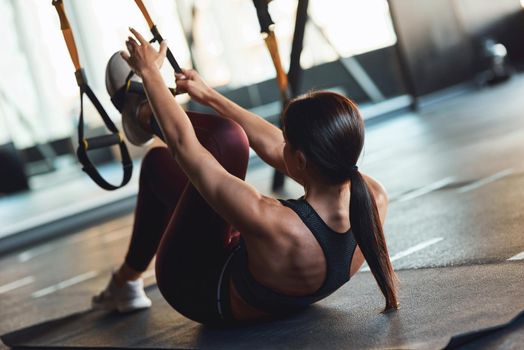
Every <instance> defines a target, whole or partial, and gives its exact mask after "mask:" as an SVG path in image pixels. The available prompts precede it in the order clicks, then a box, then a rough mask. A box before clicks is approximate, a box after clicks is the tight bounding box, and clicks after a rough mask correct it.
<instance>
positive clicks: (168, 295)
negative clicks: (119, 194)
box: [125, 113, 249, 324]
mask: <svg viewBox="0 0 524 350" xmlns="http://www.w3.org/2000/svg"><path fill="white" fill-rule="evenodd" d="M190 119H191V122H192V124H193V127H194V128H195V131H196V134H197V137H198V138H199V140H200V142H201V143H202V144H203V145H204V147H206V149H208V150H209V151H210V152H211V153H212V154H213V156H214V157H215V158H216V159H217V160H218V161H219V162H220V164H222V166H223V167H224V168H225V169H226V170H227V171H229V172H230V173H231V174H233V175H235V176H237V177H239V178H241V179H244V178H245V175H246V169H247V163H248V158H249V143H248V140H247V137H246V134H245V132H244V130H243V129H242V128H241V127H240V126H239V125H238V124H236V123H234V122H232V121H230V120H228V119H225V118H221V117H217V116H209V115H203V114H195V113H191V114H190ZM237 241H238V232H233V230H232V228H231V225H229V224H228V223H227V222H225V221H224V220H223V219H222V217H220V216H219V215H218V214H217V213H216V212H215V211H214V210H213V209H211V207H210V206H209V205H208V204H207V202H206V201H205V200H204V199H203V198H202V196H201V195H200V194H199V193H198V191H197V190H196V189H195V187H193V185H192V184H191V183H189V182H188V179H187V177H186V176H185V174H184V173H183V171H182V170H181V169H180V167H179V166H178V164H177V163H176V161H175V160H174V159H173V156H172V155H171V153H170V151H169V150H168V149H167V148H154V149H152V150H151V151H150V152H149V153H148V154H147V155H146V156H145V158H144V160H143V163H142V169H141V173H140V185H139V193H138V200H137V206H136V211H135V222H134V227H133V234H132V238H131V243H130V245H129V250H128V253H127V255H126V260H125V261H126V263H127V264H128V266H130V267H131V268H133V269H135V270H137V271H145V270H146V269H147V267H148V265H149V263H150V262H151V260H152V259H153V257H154V255H155V254H156V278H157V283H158V288H159V290H160V292H161V293H162V295H163V296H164V298H165V299H166V300H167V302H168V303H169V304H170V305H171V306H172V307H173V308H174V309H176V310H177V311H178V312H180V313H181V314H183V315H184V316H186V317H188V318H190V319H192V320H194V321H197V322H200V323H207V324H217V323H222V322H223V317H221V315H220V314H219V312H218V308H217V286H218V281H219V278H220V276H221V274H222V268H223V266H224V263H225V262H226V260H227V258H228V256H229V255H230V253H231V251H232V250H233V249H234V247H235V245H236V242H237ZM222 285H223V289H222V293H223V295H222V301H223V302H225V303H223V305H222V308H223V309H224V310H223V312H224V314H225V317H226V319H230V318H231V314H230V310H229V307H228V303H227V301H228V299H229V294H228V288H227V285H228V280H227V271H226V280H224V282H223V283H222ZM224 294H225V295H224Z"/></svg>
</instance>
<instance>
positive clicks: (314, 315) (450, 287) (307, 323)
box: [2, 262, 524, 349]
mask: <svg viewBox="0 0 524 350" xmlns="http://www.w3.org/2000/svg"><path fill="white" fill-rule="evenodd" d="M522 271H523V264H522V263H520V262H518V263H501V264H492V265H476V266H461V267H445V268H427V269H417V270H405V271H399V272H398V274H399V277H400V280H401V285H400V288H401V289H400V301H401V309H400V310H399V311H397V312H392V313H388V314H381V313H380V311H381V307H382V305H383V299H382V297H381V294H380V292H379V289H378V287H377V286H376V283H375V281H374V280H373V277H372V275H371V274H370V273H369V272H364V273H359V274H358V275H357V276H355V278H353V279H352V280H351V281H350V282H349V283H348V284H347V285H346V286H344V287H343V288H341V289H340V290H339V291H337V292H336V293H334V294H333V295H331V296H330V297H328V298H327V299H326V300H323V301H321V302H319V303H317V304H316V305H314V306H312V307H311V308H309V309H307V310H306V311H304V312H301V313H298V314H295V315H292V316H289V317H287V318H285V319H281V320H277V321H273V322H266V323H260V324H256V325H250V326H243V327H241V328H236V329H217V328H211V327H206V326H202V325H200V324H198V323H195V322H192V321H189V320H187V319H185V318H184V317H182V316H181V315H180V314H178V313H177V312H176V311H174V310H173V309H171V308H170V307H169V306H168V304H167V303H166V302H165V301H164V300H163V299H162V297H161V295H160V293H159V291H158V289H157V288H156V286H150V287H148V289H147V293H148V295H149V296H150V297H151V299H152V300H153V307H152V308H151V309H148V310H145V311H139V312H135V313H131V314H127V315H120V314H116V313H108V312H102V311H85V312H80V313H77V314H74V315H71V316H68V317H65V318H62V319H57V320H53V321H48V322H44V323H40V324H37V325H35V326H32V327H28V328H25V329H21V330H18V331H15V332H11V333H9V334H6V335H4V336H2V340H3V342H4V343H5V344H6V345H8V346H11V347H13V348H17V347H19V348H106V349H107V348H129V349H134V348H137V349H148V348H156V349H158V348H166V349H167V348H169V349H246V348H249V349H353V348H354V349H369V348H373V349H386V348H387V349H391V348H395V349H437V348H439V349H441V348H443V347H445V346H446V345H447V344H448V343H449V342H450V339H451V338H452V337H454V336H455V335H457V334H462V333H471V332H474V331H476V330H482V329H485V328H490V327H494V326H497V325H499V324H504V323H506V322H509V321H510V320H511V319H513V318H514V317H515V316H516V315H517V314H519V312H521V311H522V310H523V309H524V278H523V272H522ZM521 323H522V322H521ZM512 329H513V331H512ZM512 329H511V327H510V329H507V328H506V329H505V333H504V332H502V333H500V332H498V333H497V332H494V333H493V332H492V333H491V334H490V335H489V336H487V337H484V338H483V339H480V338H478V339H471V341H475V349H484V348H485V349H488V348H489V349H491V348H497V346H496V345H497V344H504V345H505V348H511V344H512V343H513V342H516V341H519V339H521V338H522V337H520V338H519V337H515V332H518V331H519V330H520V331H522V325H521V326H518V325H514V326H513V328H512ZM493 337H496V339H498V340H495V342H494V340H493V339H494V338H493ZM508 342H509V345H508ZM483 344H485V346H486V347H483V346H484V345H483ZM489 344H491V345H493V344H495V347H493V346H490V345H489ZM514 345H515V346H516V344H514ZM460 346H466V347H467V346H468V341H466V342H465V343H462V344H461V345H460Z"/></svg>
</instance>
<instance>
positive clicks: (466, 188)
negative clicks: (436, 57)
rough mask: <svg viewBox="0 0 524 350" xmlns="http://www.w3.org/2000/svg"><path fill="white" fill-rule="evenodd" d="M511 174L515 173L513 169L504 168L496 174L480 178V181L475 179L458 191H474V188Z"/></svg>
mask: <svg viewBox="0 0 524 350" xmlns="http://www.w3.org/2000/svg"><path fill="white" fill-rule="evenodd" d="M511 174H513V169H506V170H502V171H499V172H498V173H496V174H493V175H491V176H488V177H485V178H483V179H480V180H478V181H475V182H473V183H470V184H469V185H466V186H463V187H460V188H459V189H458V190H457V191H458V192H459V193H465V192H469V191H473V190H476V189H477V188H479V187H482V186H486V185H487V184H490V183H492V182H495V181H497V180H500V179H502V178H504V177H506V176H509V175H511Z"/></svg>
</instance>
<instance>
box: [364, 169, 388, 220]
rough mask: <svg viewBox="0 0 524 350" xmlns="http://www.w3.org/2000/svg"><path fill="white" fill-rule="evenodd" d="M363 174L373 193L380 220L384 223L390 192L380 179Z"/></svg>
mask: <svg viewBox="0 0 524 350" xmlns="http://www.w3.org/2000/svg"><path fill="white" fill-rule="evenodd" d="M362 176H363V177H364V181H366V184H367V185H368V187H369V190H370V191H371V193H372V194H373V198H374V199H375V203H376V204H377V209H378V212H379V215H380V221H381V222H382V224H384V221H385V220H386V214H387V210H388V204H389V198H388V192H387V191H386V188H385V187H384V185H382V184H381V183H380V182H379V181H378V180H376V179H374V178H372V177H371V176H369V175H366V174H362Z"/></svg>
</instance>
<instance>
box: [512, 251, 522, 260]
mask: <svg viewBox="0 0 524 350" xmlns="http://www.w3.org/2000/svg"><path fill="white" fill-rule="evenodd" d="M510 260H511V261H513V260H524V252H522V253H518V254H517V255H515V256H512V257H511V258H509V259H508V261H510Z"/></svg>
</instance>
